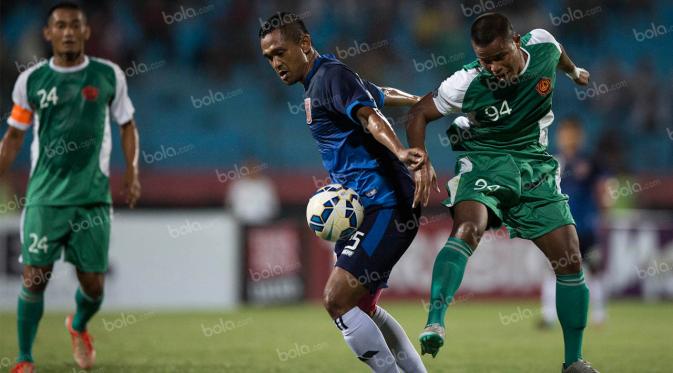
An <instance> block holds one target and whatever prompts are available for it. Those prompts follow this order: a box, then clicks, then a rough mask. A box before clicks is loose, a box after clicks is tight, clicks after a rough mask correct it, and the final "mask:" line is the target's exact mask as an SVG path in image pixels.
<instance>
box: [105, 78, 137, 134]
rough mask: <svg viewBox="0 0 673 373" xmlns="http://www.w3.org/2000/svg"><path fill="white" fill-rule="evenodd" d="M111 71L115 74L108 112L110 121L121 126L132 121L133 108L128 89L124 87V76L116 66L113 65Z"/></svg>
mask: <svg viewBox="0 0 673 373" xmlns="http://www.w3.org/2000/svg"><path fill="white" fill-rule="evenodd" d="M112 69H113V70H114V73H115V95H114V98H113V99H112V102H111V103H110V112H111V114H112V119H114V120H115V122H117V124H119V125H122V124H126V123H127V122H128V121H130V120H131V119H133V113H134V112H135V108H134V107H133V103H131V99H130V98H129V96H128V87H127V85H126V76H125V75H124V72H123V71H122V69H120V68H119V66H117V65H114V66H113V67H112Z"/></svg>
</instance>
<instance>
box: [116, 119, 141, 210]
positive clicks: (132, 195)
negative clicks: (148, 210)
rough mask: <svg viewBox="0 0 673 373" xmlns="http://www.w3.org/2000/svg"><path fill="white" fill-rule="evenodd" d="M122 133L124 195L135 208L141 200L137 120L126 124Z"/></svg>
mask: <svg viewBox="0 0 673 373" xmlns="http://www.w3.org/2000/svg"><path fill="white" fill-rule="evenodd" d="M120 131H121V143H122V151H123V152H124V159H125V160H126V173H125V174H124V194H125V195H126V203H128V205H129V207H130V208H133V207H135V204H136V201H138V198H140V180H139V179H138V153H139V141H138V138H139V136H138V129H137V128H136V122H135V120H133V119H131V120H130V121H128V122H126V123H124V124H123V125H122V126H121V129H120Z"/></svg>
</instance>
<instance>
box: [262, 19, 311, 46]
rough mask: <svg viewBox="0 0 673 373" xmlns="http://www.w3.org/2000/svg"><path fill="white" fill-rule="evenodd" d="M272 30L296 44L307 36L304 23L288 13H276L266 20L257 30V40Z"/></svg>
mask: <svg viewBox="0 0 673 373" xmlns="http://www.w3.org/2000/svg"><path fill="white" fill-rule="evenodd" d="M273 30H280V32H281V33H282V34H283V36H285V37H287V38H289V39H291V40H293V41H295V42H296V43H299V42H300V41H301V38H302V37H303V36H304V35H308V34H309V32H308V30H307V29H306V25H305V24H304V21H302V20H301V18H299V16H298V15H296V14H294V13H288V12H278V13H276V14H274V15H272V16H271V17H269V18H267V19H266V22H264V24H262V26H261V27H260V28H259V38H260V39H261V38H263V37H264V36H266V35H268V34H270V33H271V32H273Z"/></svg>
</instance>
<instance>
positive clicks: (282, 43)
mask: <svg viewBox="0 0 673 373" xmlns="http://www.w3.org/2000/svg"><path fill="white" fill-rule="evenodd" d="M260 44H261V47H262V54H263V55H264V57H266V59H267V61H269V64H271V67H272V68H273V70H274V71H275V72H276V74H278V77H279V78H280V80H282V81H283V83H285V84H287V85H292V84H294V83H297V82H299V81H302V80H303V79H304V75H305V74H306V73H307V71H308V65H309V59H308V53H309V52H310V50H311V42H310V39H309V37H308V35H304V37H303V38H302V40H301V41H300V42H299V43H296V42H294V41H292V40H289V39H288V38H286V37H285V36H284V35H283V33H282V32H281V31H280V30H273V31H272V32H270V33H268V34H267V35H265V36H264V37H263V38H262V40H261V41H260Z"/></svg>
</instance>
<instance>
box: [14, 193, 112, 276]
mask: <svg viewBox="0 0 673 373" xmlns="http://www.w3.org/2000/svg"><path fill="white" fill-rule="evenodd" d="M111 215H112V206H110V205H108V204H98V205H89V206H27V207H26V209H25V210H24V211H23V216H22V221H21V258H22V261H23V263H24V264H28V265H33V266H47V265H50V264H53V263H54V262H55V261H57V260H59V259H60V258H61V253H62V251H63V250H65V260H66V261H67V262H70V263H72V264H73V265H75V267H77V269H78V270H80V271H82V272H105V271H107V268H108V248H109V246H110V218H111Z"/></svg>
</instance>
